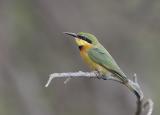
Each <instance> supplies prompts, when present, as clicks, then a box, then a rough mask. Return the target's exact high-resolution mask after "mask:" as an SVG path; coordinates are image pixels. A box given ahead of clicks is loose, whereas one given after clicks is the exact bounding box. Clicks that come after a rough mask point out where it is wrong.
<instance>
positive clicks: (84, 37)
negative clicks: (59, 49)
mask: <svg viewBox="0 0 160 115" xmlns="http://www.w3.org/2000/svg"><path fill="white" fill-rule="evenodd" d="M78 37H79V38H80V39H82V40H84V41H86V42H88V43H92V41H91V40H90V39H88V38H87V37H86V36H83V35H78Z"/></svg>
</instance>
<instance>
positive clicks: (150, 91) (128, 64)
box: [0, 0, 160, 115]
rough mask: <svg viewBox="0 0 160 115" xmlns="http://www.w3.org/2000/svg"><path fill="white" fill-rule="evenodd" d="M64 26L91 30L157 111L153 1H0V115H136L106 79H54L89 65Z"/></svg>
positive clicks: (158, 12) (159, 17) (130, 101)
mask: <svg viewBox="0 0 160 115" xmlns="http://www.w3.org/2000/svg"><path fill="white" fill-rule="evenodd" d="M64 31H69V32H79V31H84V32H90V33H92V34H94V35H96V36H97V38H98V39H99V41H100V42H101V43H102V44H103V45H104V47H105V48H107V49H108V50H109V52H110V53H111V54H112V56H113V57H114V58H115V60H116V61H117V63H118V64H119V65H120V67H121V68H122V70H123V71H124V72H125V73H126V74H127V75H128V77H129V78H130V79H132V77H133V74H134V73H137V76H138V80H139V83H140V85H141V87H142V89H143V91H144V94H145V96H146V98H152V99H153V101H154V102H155V107H154V113H153V114H154V115H159V114H160V98H159V97H160V90H159V89H160V83H159V82H160V69H159V68H160V67H159V65H160V61H159V60H160V1H159V0H101V1H100V0H1V1H0V115H106V114H107V115H134V112H135V110H136V98H135V96H134V95H133V94H132V93H130V92H129V91H128V89H127V88H126V87H124V86H122V85H120V84H118V83H115V82H112V81H103V80H94V79H73V80H71V81H70V82H69V83H68V84H67V85H64V84H63V81H64V80H65V79H56V80H55V81H53V82H52V84H50V86H49V87H48V88H45V87H44V85H45V83H46V81H47V79H48V75H49V74H51V73H54V72H71V71H78V70H82V71H90V70H89V69H88V68H87V66H86V65H85V64H84V63H83V62H82V60H81V58H80V56H79V51H78V48H77V46H76V45H75V42H74V40H73V39H72V38H71V37H68V36H65V35H64V34H62V32H64Z"/></svg>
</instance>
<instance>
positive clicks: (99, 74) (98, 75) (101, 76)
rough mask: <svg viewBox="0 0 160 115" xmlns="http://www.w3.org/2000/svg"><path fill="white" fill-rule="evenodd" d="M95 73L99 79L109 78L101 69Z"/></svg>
mask: <svg viewBox="0 0 160 115" xmlns="http://www.w3.org/2000/svg"><path fill="white" fill-rule="evenodd" d="M95 74H96V76H97V78H98V79H103V80H107V78H106V76H104V75H103V74H101V73H100V72H99V71H95Z"/></svg>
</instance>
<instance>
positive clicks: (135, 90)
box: [125, 80, 143, 100]
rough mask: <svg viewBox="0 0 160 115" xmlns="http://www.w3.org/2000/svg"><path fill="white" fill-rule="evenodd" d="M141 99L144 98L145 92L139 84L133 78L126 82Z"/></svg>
mask: <svg viewBox="0 0 160 115" xmlns="http://www.w3.org/2000/svg"><path fill="white" fill-rule="evenodd" d="M125 85H126V86H127V87H128V88H129V89H130V90H131V91H132V92H133V93H134V94H135V95H136V96H137V97H138V98H139V99H140V100H141V99H143V92H142V91H141V89H140V87H139V85H138V84H137V83H135V82H133V81H131V80H128V82H127V83H126V84H125Z"/></svg>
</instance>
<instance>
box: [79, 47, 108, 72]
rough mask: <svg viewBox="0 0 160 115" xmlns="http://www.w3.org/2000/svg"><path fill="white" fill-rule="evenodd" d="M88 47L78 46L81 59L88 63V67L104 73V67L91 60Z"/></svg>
mask: <svg viewBox="0 0 160 115" xmlns="http://www.w3.org/2000/svg"><path fill="white" fill-rule="evenodd" d="M90 48H92V47H90ZM90 48H86V47H85V46H81V47H79V49H80V55H81V57H82V59H83V60H84V61H85V62H86V63H87V64H88V65H89V67H90V68H91V69H93V70H98V71H100V72H102V73H106V69H105V68H103V67H102V66H100V65H99V64H97V63H95V62H94V61H92V59H91V58H90V57H89V55H88V50H89V49H90Z"/></svg>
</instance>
